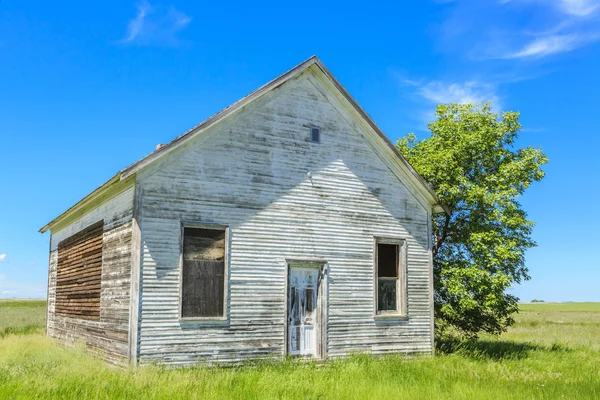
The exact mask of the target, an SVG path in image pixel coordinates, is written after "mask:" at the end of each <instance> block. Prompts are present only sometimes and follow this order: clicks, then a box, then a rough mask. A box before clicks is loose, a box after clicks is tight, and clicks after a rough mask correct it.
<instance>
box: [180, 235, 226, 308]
mask: <svg viewBox="0 0 600 400" xmlns="http://www.w3.org/2000/svg"><path fill="white" fill-rule="evenodd" d="M224 293H225V231H224V230H216V229H200V228H184V237H183V271H182V288H181V303H182V306H181V316H182V317H184V318H193V317H203V318H205V317H222V316H223V301H224V299H223V297H224Z"/></svg>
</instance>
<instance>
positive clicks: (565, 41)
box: [504, 34, 585, 58]
mask: <svg viewBox="0 0 600 400" xmlns="http://www.w3.org/2000/svg"><path fill="white" fill-rule="evenodd" d="M584 42H585V41H584V40H582V38H580V37H579V36H578V35H574V34H570V35H550V36H543V37H538V38H536V39H534V40H532V41H531V42H529V43H527V44H525V46H524V47H523V48H521V49H519V50H517V51H515V52H513V53H509V54H506V55H505V56H504V58H530V57H531V58H534V57H538V58H539V57H545V56H549V55H551V54H558V53H564V52H567V51H571V50H573V49H575V48H577V47H579V46H581V45H583V43H584Z"/></svg>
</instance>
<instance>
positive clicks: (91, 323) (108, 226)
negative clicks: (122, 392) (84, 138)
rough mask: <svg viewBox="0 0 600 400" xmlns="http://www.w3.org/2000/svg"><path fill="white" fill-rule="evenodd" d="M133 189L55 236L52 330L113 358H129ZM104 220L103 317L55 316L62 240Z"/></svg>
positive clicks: (50, 288)
mask: <svg viewBox="0 0 600 400" xmlns="http://www.w3.org/2000/svg"><path fill="white" fill-rule="evenodd" d="M133 192H134V189H133V187H131V188H129V189H127V190H125V191H124V192H122V193H121V194H119V195H117V196H115V197H113V198H112V199H110V200H108V201H106V202H104V203H103V204H101V205H100V206H99V207H98V208H96V209H94V210H92V211H90V212H88V213H87V214H85V215H84V216H82V217H81V218H79V219H77V220H76V221H74V222H73V223H71V224H70V225H68V226H66V227H64V228H62V229H61V230H59V231H57V232H52V236H51V238H50V266H49V274H48V315H47V317H48V321H47V332H48V335H50V336H51V337H54V338H57V339H62V340H64V341H66V342H70V343H76V342H79V341H83V342H85V344H86V346H87V347H88V348H89V349H91V350H93V351H95V352H96V353H97V354H98V355H100V356H101V357H103V358H105V359H107V360H110V361H112V362H118V363H124V362H126V360H127V355H128V354H127V349H128V343H127V340H128V327H129V293H130V285H131V218H132V206H133ZM100 220H104V236H103V239H102V240H103V246H102V284H101V294H100V319H99V320H89V319H87V320H86V319H80V318H73V317H64V316H59V315H55V313H54V310H55V294H56V266H57V259H58V244H59V243H60V242H61V241H62V240H64V239H66V238H68V237H70V236H72V235H73V234H75V233H77V232H79V231H81V230H82V229H84V228H86V227H88V226H90V225H92V224H94V223H95V222H98V221H100Z"/></svg>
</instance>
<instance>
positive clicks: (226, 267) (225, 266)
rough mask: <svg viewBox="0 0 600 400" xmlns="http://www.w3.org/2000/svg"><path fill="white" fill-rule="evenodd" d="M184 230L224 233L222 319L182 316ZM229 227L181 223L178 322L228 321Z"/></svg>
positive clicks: (192, 222)
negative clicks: (195, 229) (210, 230)
mask: <svg viewBox="0 0 600 400" xmlns="http://www.w3.org/2000/svg"><path fill="white" fill-rule="evenodd" d="M185 228H197V229H212V230H222V231H225V248H224V253H225V254H224V258H223V269H224V271H223V316H222V317H184V316H183V242H184V234H185ZM229 237H230V233H229V225H227V224H206V223H202V222H194V221H184V220H182V221H181V228H180V234H179V312H178V314H179V315H178V317H179V321H180V322H194V321H196V322H208V323H211V322H226V321H228V320H229V313H228V310H229V307H228V299H229Z"/></svg>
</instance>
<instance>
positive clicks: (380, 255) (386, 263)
mask: <svg viewBox="0 0 600 400" xmlns="http://www.w3.org/2000/svg"><path fill="white" fill-rule="evenodd" d="M399 250H400V247H399V246H398V245H397V244H383V243H378V244H377V276H378V277H385V278H397V277H398V252H399Z"/></svg>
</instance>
